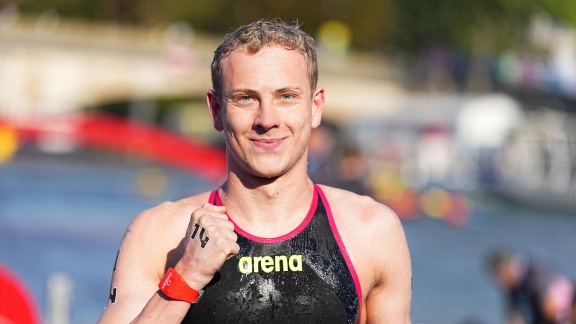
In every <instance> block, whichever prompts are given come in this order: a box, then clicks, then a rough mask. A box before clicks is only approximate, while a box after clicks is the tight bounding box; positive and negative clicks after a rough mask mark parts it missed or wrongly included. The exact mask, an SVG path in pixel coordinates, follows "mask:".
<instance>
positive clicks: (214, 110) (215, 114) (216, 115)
mask: <svg viewBox="0 0 576 324" xmlns="http://www.w3.org/2000/svg"><path fill="white" fill-rule="evenodd" d="M206 102H207V103H208V109H209V110H210V118H212V125H213V126H214V129H216V130H217V131H219V132H221V131H222V130H223V129H224V126H223V123H222V106H221V105H220V100H218V95H217V94H216V92H214V90H208V93H207V94H206Z"/></svg>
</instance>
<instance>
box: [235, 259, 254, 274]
mask: <svg viewBox="0 0 576 324" xmlns="http://www.w3.org/2000/svg"><path fill="white" fill-rule="evenodd" d="M238 270H240V272H241V273H243V274H249V273H251V272H252V258H251V257H241V258H240V261H238Z"/></svg>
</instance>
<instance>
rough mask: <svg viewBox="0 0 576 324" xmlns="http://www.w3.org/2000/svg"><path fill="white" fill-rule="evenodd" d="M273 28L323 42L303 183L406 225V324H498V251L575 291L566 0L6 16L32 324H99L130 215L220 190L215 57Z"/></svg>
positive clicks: (316, 3) (6, 110)
mask: <svg viewBox="0 0 576 324" xmlns="http://www.w3.org/2000/svg"><path fill="white" fill-rule="evenodd" d="M275 17H280V18H283V19H285V20H289V21H292V20H294V19H297V20H298V21H299V22H300V23H301V24H302V29H303V30H305V31H307V32H308V33H309V34H311V35H312V36H313V37H315V39H316V40H317V43H318V51H319V65H320V84H322V85H323V86H325V88H326V89H327V90H326V91H327V94H326V95H327V105H326V108H325V116H324V122H323V124H322V126H321V127H320V128H319V129H317V130H315V132H314V133H313V136H312V138H311V142H310V156H309V171H310V176H311V177H312V178H313V179H314V180H315V181H317V182H320V183H325V184H329V185H335V186H340V187H344V188H347V189H349V190H352V191H356V192H359V193H364V194H368V195H371V196H372V197H374V198H375V199H377V200H379V201H382V202H383V203H385V204H387V205H388V206H390V207H391V208H392V209H393V210H394V211H395V212H396V213H397V214H398V215H399V216H400V217H401V219H402V221H403V224H404V228H405V231H406V235H407V239H408V243H409V246H410V249H411V256H412V263H413V272H414V280H413V303H412V319H413V322H414V323H504V308H503V307H504V306H503V305H504V304H503V297H502V294H501V293H500V291H499V290H498V287H497V286H496V285H495V284H494V282H493V280H492V279H491V278H490V276H489V273H488V271H487V261H486V260H487V256H488V255H489V254H490V253H491V252H492V251H494V250H495V249H500V248H503V247H506V248H514V249H518V250H521V251H524V252H526V253H529V254H531V255H533V256H535V257H537V258H538V259H540V260H543V262H544V263H545V264H546V265H547V266H549V267H550V268H552V269H554V271H558V272H561V273H564V274H565V275H566V276H567V277H568V278H570V279H571V280H576V235H575V233H576V127H575V126H576V120H575V112H576V29H574V28H575V26H576V2H574V1H573V0H534V1H515V0H484V1H458V0H438V1H423V0H356V1H352V0H332V1H328V0H307V1H290V2H288V1H285V2H280V1H273V0H253V1H245V0H240V1H233V0H211V1H209V0H196V1H179V0H166V1H152V0H94V1H83V0H43V1H34V0H15V1H6V0H4V1H0V265H3V266H4V267H6V268H7V269H8V270H7V271H5V272H6V273H8V275H6V276H8V277H11V278H13V280H15V281H17V282H19V283H20V284H19V285H20V286H21V287H23V290H24V295H25V299H28V300H29V301H30V303H31V304H32V305H33V306H32V313H34V314H35V315H32V316H31V318H32V320H31V321H32V322H45V323H54V324H55V323H90V322H95V321H96V320H97V318H98V317H99V315H100V313H101V312H102V310H103V308H104V306H105V305H106V302H107V300H108V295H109V292H110V287H109V285H110V277H111V273H112V268H113V263H114V259H115V256H116V251H117V249H118V246H119V244H120V240H121V238H122V235H123V233H124V230H125V229H126V227H127V226H128V224H129V222H130V221H131V220H132V218H133V217H134V216H136V215H137V214H138V213H139V212H140V211H142V210H143V209H145V208H149V207H152V206H154V205H156V204H158V203H159V202H161V201H163V200H177V199H180V198H182V197H185V196H188V195H193V194H196V193H199V192H202V191H206V190H211V189H213V188H215V187H216V186H218V184H219V183H220V181H222V179H223V176H224V170H225V157H224V152H223V141H222V138H221V137H220V136H219V134H218V133H216V132H215V131H214V130H213V129H212V126H211V122H210V119H209V115H208V111H207V108H206V105H205V99H204V95H205V93H206V90H207V89H209V88H210V87H211V85H210V71H209V64H210V62H211V59H212V53H213V51H214V49H215V48H216V46H217V44H218V42H219V41H220V39H221V38H222V36H223V35H224V34H226V33H228V32H230V31H232V30H233V29H235V28H237V27H238V26H240V25H242V24H245V23H248V22H251V21H253V20H257V19H260V18H275ZM0 270H1V269H0ZM1 274H2V272H0V275H1ZM14 278H15V279H14ZM0 279H1V276H0ZM1 301H2V299H0V314H3V315H4V314H5V313H3V312H7V310H6V308H7V306H6V305H4V307H3V306H2V303H1ZM6 314H7V313H6ZM4 316H6V315H4ZM0 317H1V316H0ZM0 322H1V318H0Z"/></svg>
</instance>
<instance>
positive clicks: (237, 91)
mask: <svg viewBox="0 0 576 324" xmlns="http://www.w3.org/2000/svg"><path fill="white" fill-rule="evenodd" d="M286 92H297V93H298V94H302V93H304V90H302V88H300V87H298V86H295V87H283V88H280V89H277V90H274V92H273V93H274V94H275V95H278V94H282V93H286ZM238 94H246V95H249V96H254V97H259V96H260V92H258V91H256V90H252V89H234V90H232V91H230V92H229V93H228V94H227V95H226V97H227V98H231V97H234V95H238Z"/></svg>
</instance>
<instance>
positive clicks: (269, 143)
mask: <svg viewBox="0 0 576 324" xmlns="http://www.w3.org/2000/svg"><path fill="white" fill-rule="evenodd" d="M252 143H254V145H255V146H256V147H258V148H261V149H264V150H273V149H275V148H277V147H279V146H280V145H282V143H284V139H283V138H281V139H266V140H265V139H260V140H252Z"/></svg>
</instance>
